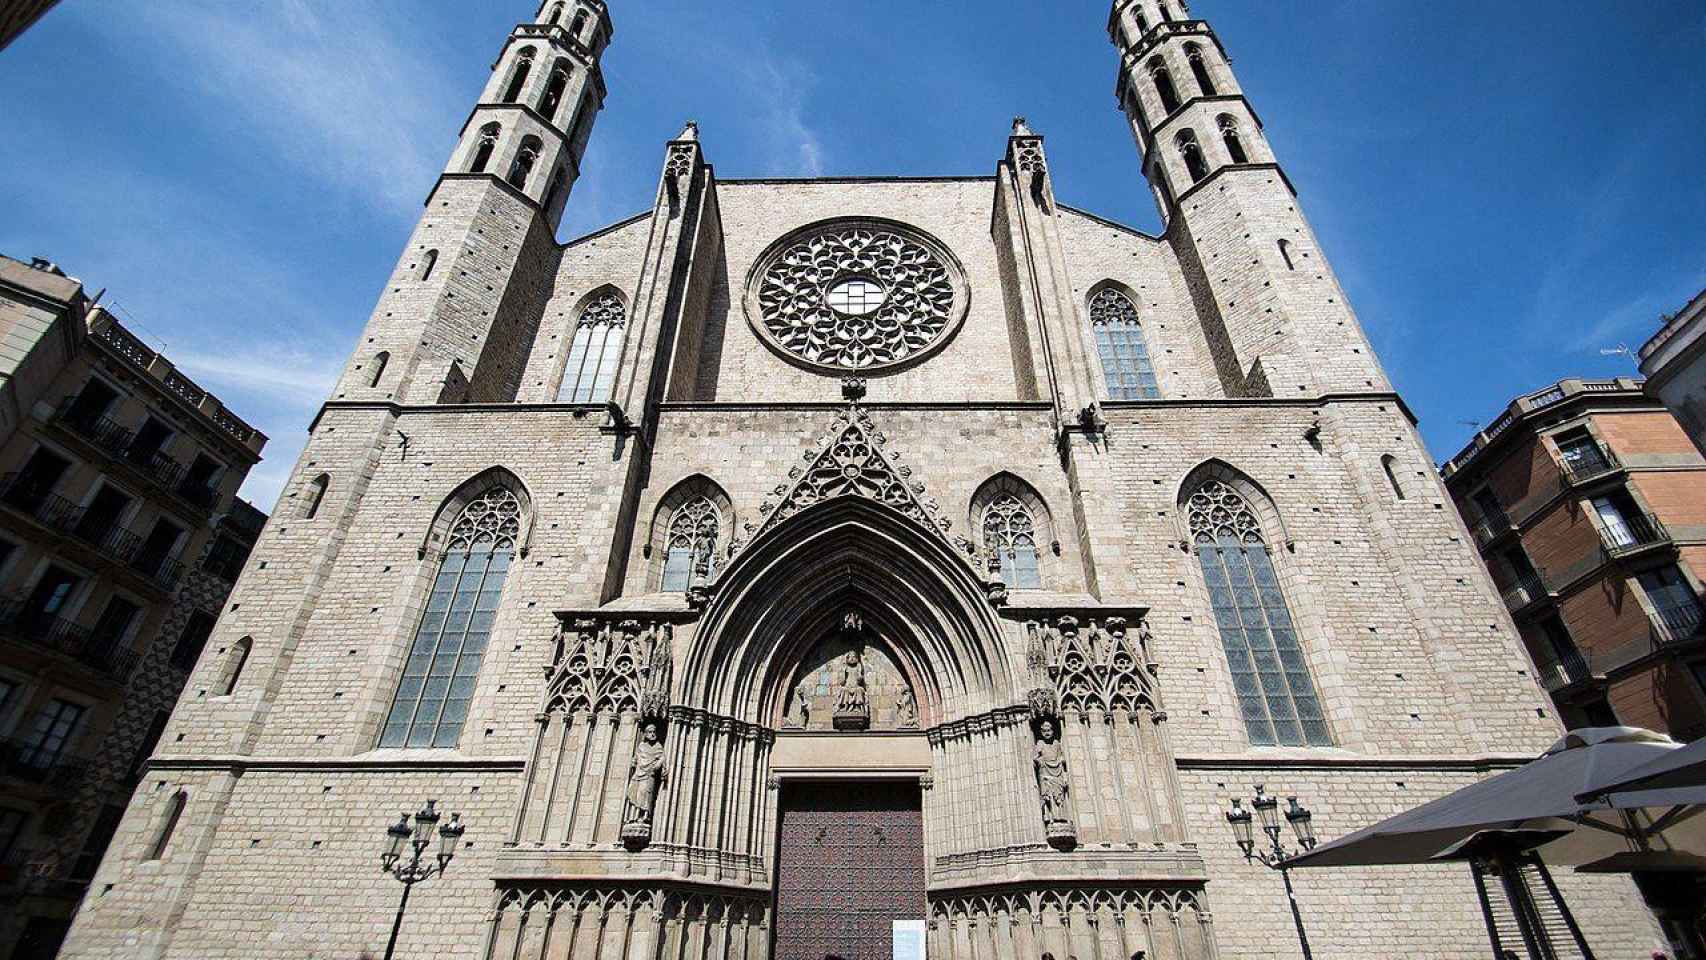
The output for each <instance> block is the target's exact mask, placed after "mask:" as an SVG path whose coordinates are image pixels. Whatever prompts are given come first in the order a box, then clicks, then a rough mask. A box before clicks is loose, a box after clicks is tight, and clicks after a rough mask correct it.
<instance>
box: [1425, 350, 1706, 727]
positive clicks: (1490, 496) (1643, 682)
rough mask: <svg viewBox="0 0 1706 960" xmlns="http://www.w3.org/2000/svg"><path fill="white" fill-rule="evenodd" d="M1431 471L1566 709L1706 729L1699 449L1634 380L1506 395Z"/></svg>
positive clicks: (1704, 484) (1595, 720)
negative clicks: (1481, 426) (1436, 471)
mask: <svg viewBox="0 0 1706 960" xmlns="http://www.w3.org/2000/svg"><path fill="white" fill-rule="evenodd" d="M1441 473H1442V474H1443V476H1444V478H1445V484H1446V488H1447V489H1448V490H1449V491H1450V492H1451V496H1452V499H1453V500H1454V501H1455V502H1456V504H1457V509H1458V510H1459V511H1460V512H1461V513H1462V514H1463V519H1464V522H1465V523H1466V524H1467V525H1468V526H1469V530H1470V533H1471V534H1472V535H1473V537H1474V540H1475V544H1476V546H1477V547H1478V548H1479V549H1480V552H1481V557H1482V559H1483V560H1485V561H1486V563H1487V567H1488V568H1489V570H1490V571H1491V572H1492V575H1493V580H1494V583H1495V584H1496V585H1497V587H1498V589H1499V590H1500V591H1501V593H1502V594H1503V597H1504V601H1505V605H1506V607H1507V608H1508V609H1509V610H1510V612H1511V615H1512V616H1513V618H1514V619H1515V620H1516V623H1517V626H1518V628H1519V629H1520V631H1521V633H1522V637H1523V640H1524V642H1525V643H1526V644H1527V646H1528V650H1529V653H1530V655H1531V656H1532V657H1533V659H1534V663H1535V668H1536V670H1538V671H1539V679H1540V681H1541V684H1542V685H1543V686H1544V687H1545V688H1546V689H1547V690H1548V691H1549V692H1550V693H1551V694H1552V698H1553V701H1554V703H1555V704H1556V705H1557V708H1558V711H1559V713H1560V714H1561V716H1562V717H1563V719H1564V722H1565V723H1566V724H1568V725H1569V726H1572V727H1576V726H1595V725H1604V724H1612V723H1621V724H1630V725H1634V726H1641V727H1650V728H1652V729H1655V730H1663V731H1668V732H1669V733H1670V734H1671V735H1672V736H1674V737H1677V738H1678V739H1693V738H1695V737H1698V736H1701V735H1702V734H1706V633H1703V631H1702V627H1701V614H1702V601H1701V596H1702V590H1701V584H1702V580H1703V579H1706V459H1702V457H1701V455H1700V452H1699V451H1698V450H1697V449H1696V448H1695V447H1694V445H1693V443H1691V442H1690V439H1689V437H1688V435H1687V433H1686V432H1685V431H1684V430H1683V428H1682V427H1681V426H1680V425H1679V424H1678V422H1677V420H1676V418H1675V417H1674V416H1672V415H1671V413H1670V411H1669V410H1667V409H1666V408H1665V407H1664V406H1663V405H1662V404H1660V403H1659V402H1658V401H1656V400H1654V399H1653V398H1652V397H1651V396H1649V395H1648V394H1646V393H1645V392H1643V389H1642V383H1641V381H1640V380H1633V379H1624V378H1619V379H1615V380H1577V379H1569V380H1562V381H1559V382H1558V383H1556V384H1553V385H1552V386H1549V387H1547V388H1545V389H1543V390H1540V391H1537V392H1535V393H1531V394H1527V395H1525V396H1521V397H1517V398H1516V399H1515V400H1513V401H1512V402H1511V404H1510V406H1509V407H1508V408H1506V410H1505V411H1504V412H1503V413H1501V414H1500V415H1499V417H1498V418H1497V419H1495V420H1494V421H1493V422H1492V423H1491V424H1490V425H1489V426H1488V427H1487V428H1486V429H1485V430H1482V431H1480V432H1479V433H1477V434H1476V435H1475V438H1474V439H1473V440H1472V441H1471V442H1470V444H1469V445H1468V446H1467V447H1465V448H1464V449H1463V451H1462V452H1461V453H1459V454H1458V455H1457V456H1456V457H1453V458H1452V459H1451V460H1450V461H1448V462H1447V463H1446V464H1445V465H1444V466H1443V468H1442V469H1441Z"/></svg>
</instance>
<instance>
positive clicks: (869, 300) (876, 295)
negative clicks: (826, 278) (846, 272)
mask: <svg viewBox="0 0 1706 960" xmlns="http://www.w3.org/2000/svg"><path fill="white" fill-rule="evenodd" d="M824 299H825V300H827V301H829V308H830V309H831V310H834V311H835V312H836V313H845V314H849V315H851V316H855V317H862V316H864V315H865V314H867V313H870V312H871V311H873V310H875V309H877V308H878V307H880V306H882V305H883V288H882V287H880V286H878V285H877V284H875V283H872V282H871V281H869V280H866V279H865V278H863V277H849V278H848V279H846V280H843V281H841V282H840V283H838V284H836V285H835V286H833V287H830V288H829V293H827V294H825V295H824Z"/></svg>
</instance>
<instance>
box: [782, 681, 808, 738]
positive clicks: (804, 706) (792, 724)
mask: <svg viewBox="0 0 1706 960" xmlns="http://www.w3.org/2000/svg"><path fill="white" fill-rule="evenodd" d="M811 722H812V702H811V698H810V697H808V696H806V688H805V687H804V686H798V687H795V688H794V709H793V710H792V711H791V712H790V713H789V714H788V718H787V719H786V720H784V721H783V722H782V726H784V727H789V728H796V729H800V730H804V729H805V728H806V725H807V724H809V723H811Z"/></svg>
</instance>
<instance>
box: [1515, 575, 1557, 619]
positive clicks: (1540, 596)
mask: <svg viewBox="0 0 1706 960" xmlns="http://www.w3.org/2000/svg"><path fill="white" fill-rule="evenodd" d="M1504 599H1505V606H1506V607H1507V608H1509V609H1510V612H1511V613H1513V614H1516V613H1522V612H1524V611H1526V610H1529V609H1530V608H1532V607H1535V606H1538V605H1540V604H1542V603H1546V602H1549V601H1550V600H1551V599H1552V592H1551V591H1550V590H1548V589H1547V588H1546V583H1545V581H1543V580H1541V579H1540V575H1539V574H1538V573H1532V572H1531V573H1527V574H1524V575H1522V576H1519V577H1517V580H1516V583H1515V584H1513V585H1512V586H1511V587H1510V589H1508V590H1506V591H1505V593H1504Z"/></svg>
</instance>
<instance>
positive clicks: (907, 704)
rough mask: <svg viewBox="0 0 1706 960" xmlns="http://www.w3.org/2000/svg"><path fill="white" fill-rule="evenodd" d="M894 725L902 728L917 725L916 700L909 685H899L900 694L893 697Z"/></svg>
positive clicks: (905, 728)
mask: <svg viewBox="0 0 1706 960" xmlns="http://www.w3.org/2000/svg"><path fill="white" fill-rule="evenodd" d="M894 725H895V726H897V727H900V728H901V729H903V730H909V729H911V728H913V727H916V726H918V700H917V699H916V698H915V697H913V695H912V688H911V687H901V688H900V696H898V697H896V698H895V705H894Z"/></svg>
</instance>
